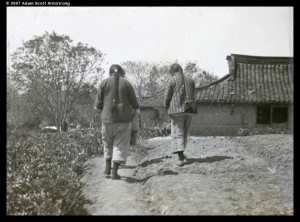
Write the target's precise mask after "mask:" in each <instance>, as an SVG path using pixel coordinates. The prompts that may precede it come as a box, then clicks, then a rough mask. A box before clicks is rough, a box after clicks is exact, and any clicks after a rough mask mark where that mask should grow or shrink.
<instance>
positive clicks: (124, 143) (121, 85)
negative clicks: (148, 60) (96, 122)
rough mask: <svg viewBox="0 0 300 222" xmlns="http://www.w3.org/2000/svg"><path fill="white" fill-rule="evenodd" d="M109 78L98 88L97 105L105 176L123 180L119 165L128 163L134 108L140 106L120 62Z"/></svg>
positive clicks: (111, 68)
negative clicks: (99, 115) (118, 172)
mask: <svg viewBox="0 0 300 222" xmlns="http://www.w3.org/2000/svg"><path fill="white" fill-rule="evenodd" d="M109 74H110V76H109V78H107V79H105V80H103V81H102V82H101V84H100V86H99V88H98V94H97V97H96V104H95V108H96V109H99V110H100V111H101V121H102V138H103V143H104V159H105V160H106V167H105V171H104V173H105V175H106V177H109V176H110V173H111V161H112V162H113V168H112V179H120V176H119V175H118V174H117V171H118V167H119V165H120V164H125V163H126V159H127V153H128V149H129V146H130V134H131V124H132V123H131V122H132V120H133V110H132V109H137V108H139V105H138V101H137V98H136V95H135V92H134V89H133V87H132V85H131V83H130V82H129V81H128V80H127V79H124V78H120V76H122V75H123V74H124V70H123V69H122V67H121V66H120V65H112V66H111V67H110V70H109Z"/></svg>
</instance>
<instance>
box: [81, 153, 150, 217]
mask: <svg viewBox="0 0 300 222" xmlns="http://www.w3.org/2000/svg"><path fill="white" fill-rule="evenodd" d="M87 164H88V166H89V170H88V172H87V173H86V175H85V176H84V177H83V178H82V181H84V183H85V184H86V187H85V195H86V196H87V197H88V198H89V199H90V200H91V201H92V202H93V203H94V204H92V205H89V206H88V212H89V213H90V214H91V215H149V214H150V213H151V212H149V211H148V209H147V207H148V206H147V203H146V202H145V201H144V199H143V197H142V196H141V191H140V187H139V186H137V185H136V184H135V183H134V179H133V178H131V175H132V173H131V171H132V168H134V167H136V165H133V164H134V163H132V160H131V158H129V161H128V163H127V165H126V166H124V167H120V169H119V172H118V173H119V174H120V175H121V176H122V179H121V180H111V179H107V178H105V177H104V174H103V170H104V168H105V163H104V159H103V157H100V158H94V159H91V160H90V161H88V163H87Z"/></svg>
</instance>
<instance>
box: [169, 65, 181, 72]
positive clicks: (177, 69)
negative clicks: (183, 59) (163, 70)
mask: <svg viewBox="0 0 300 222" xmlns="http://www.w3.org/2000/svg"><path fill="white" fill-rule="evenodd" d="M176 72H179V73H182V68H181V66H180V65H179V64H177V63H174V64H173V65H171V69H170V73H171V74H174V73H176Z"/></svg>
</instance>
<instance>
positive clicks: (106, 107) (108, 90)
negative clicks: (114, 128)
mask: <svg viewBox="0 0 300 222" xmlns="http://www.w3.org/2000/svg"><path fill="white" fill-rule="evenodd" d="M118 94H119V96H118V102H117V104H116V105H115V109H114V102H113V100H114V95H115V81H114V77H113V76H111V77H109V78H107V79H105V80H103V81H102V82H101V84H100V86H99V88H98V93H97V96H96V104H95V107H96V108H97V109H100V110H101V111H102V112H101V120H102V122H103V123H127V122H131V121H132V119H133V110H132V108H133V109H137V108H139V104H138V101H137V98H136V95H135V92H134V89H133V87H132V85H131V84H130V82H129V81H128V80H127V79H124V78H119V93H118Z"/></svg>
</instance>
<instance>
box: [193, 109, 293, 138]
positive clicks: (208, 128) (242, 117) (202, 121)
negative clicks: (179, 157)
mask: <svg viewBox="0 0 300 222" xmlns="http://www.w3.org/2000/svg"><path fill="white" fill-rule="evenodd" d="M288 109H289V110H291V107H290V106H289V107H288ZM288 113H289V114H288V119H289V121H288V122H287V123H283V124H274V123H272V122H271V123H270V124H257V119H256V115H257V106H256V105H242V106H241V105H236V106H231V105H198V114H197V115H195V116H194V119H193V123H192V126H191V129H190V134H191V135H195V136H231V135H232V136H234V135H237V134H238V131H239V132H241V130H242V129H248V130H249V131H252V132H254V131H257V132H265V131H268V130H269V131H270V130H272V131H273V132H275V131H276V130H277V131H278V132H281V131H283V130H284V131H286V130H287V129H288V128H289V127H290V125H291V121H292V120H291V119H292V117H293V115H291V111H289V112H288Z"/></svg>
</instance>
